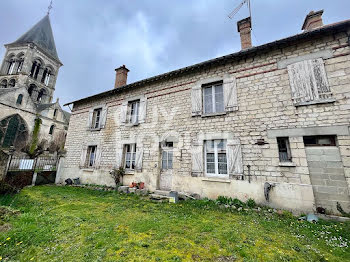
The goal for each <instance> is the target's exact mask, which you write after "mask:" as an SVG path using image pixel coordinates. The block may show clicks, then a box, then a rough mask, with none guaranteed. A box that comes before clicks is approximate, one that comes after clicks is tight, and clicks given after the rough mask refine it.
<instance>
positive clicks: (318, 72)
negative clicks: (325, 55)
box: [311, 58, 331, 99]
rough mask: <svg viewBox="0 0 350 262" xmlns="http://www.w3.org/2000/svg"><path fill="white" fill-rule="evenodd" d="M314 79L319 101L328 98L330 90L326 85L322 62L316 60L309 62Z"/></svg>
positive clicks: (321, 60) (320, 59)
mask: <svg viewBox="0 0 350 262" xmlns="http://www.w3.org/2000/svg"><path fill="white" fill-rule="evenodd" d="M311 63H312V69H313V74H314V78H315V81H316V85H317V91H318V96H319V98H320V99H325V98H328V97H329V95H330V94H331V89H330V87H329V84H328V79H327V74H326V70H325V68H324V61H323V59H322V58H318V59H315V60H312V61H311Z"/></svg>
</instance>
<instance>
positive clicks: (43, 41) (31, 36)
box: [11, 15, 61, 63]
mask: <svg viewBox="0 0 350 262" xmlns="http://www.w3.org/2000/svg"><path fill="white" fill-rule="evenodd" d="M27 43H34V44H36V45H37V46H39V47H40V48H42V49H43V50H44V51H46V52H47V53H48V54H49V55H50V56H52V58H54V59H56V60H57V61H58V62H60V59H59V58H58V55H57V50H56V45H55V40H54V37H53V33H52V28H51V23H50V17H49V15H46V16H45V17H44V18H43V19H41V20H40V21H39V22H38V23H37V24H35V25H34V26H33V27H32V28H31V29H29V31H27V32H26V33H25V34H24V35H22V36H21V37H20V38H18V39H17V40H16V41H15V42H13V43H11V44H27ZM60 63H61V62H60Z"/></svg>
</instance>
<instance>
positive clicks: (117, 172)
mask: <svg viewBox="0 0 350 262" xmlns="http://www.w3.org/2000/svg"><path fill="white" fill-rule="evenodd" d="M110 174H111V176H112V178H113V180H114V182H115V185H116V187H118V186H119V185H120V184H121V179H122V178H123V176H124V175H125V169H124V168H122V167H119V168H118V169H116V168H114V169H113V170H112V171H111V172H110Z"/></svg>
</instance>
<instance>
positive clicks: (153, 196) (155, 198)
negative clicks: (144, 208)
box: [150, 194, 170, 200]
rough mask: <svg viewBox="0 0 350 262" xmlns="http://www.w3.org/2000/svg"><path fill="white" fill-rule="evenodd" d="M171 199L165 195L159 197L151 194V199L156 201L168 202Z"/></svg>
mask: <svg viewBox="0 0 350 262" xmlns="http://www.w3.org/2000/svg"><path fill="white" fill-rule="evenodd" d="M169 198H170V197H168V196H164V195H159V194H151V195H150V199H154V200H166V199H169Z"/></svg>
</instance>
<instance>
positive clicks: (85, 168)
mask: <svg viewBox="0 0 350 262" xmlns="http://www.w3.org/2000/svg"><path fill="white" fill-rule="evenodd" d="M80 169H81V170H82V171H85V172H94V170H95V168H93V167H91V168H88V167H81V168H80Z"/></svg>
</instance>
